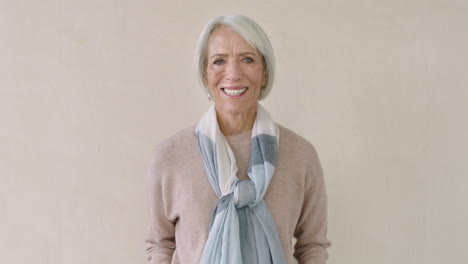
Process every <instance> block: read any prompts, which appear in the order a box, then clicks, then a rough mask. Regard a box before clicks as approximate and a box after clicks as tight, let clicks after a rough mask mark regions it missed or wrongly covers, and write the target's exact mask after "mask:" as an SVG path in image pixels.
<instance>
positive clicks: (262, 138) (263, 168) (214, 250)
mask: <svg viewBox="0 0 468 264" xmlns="http://www.w3.org/2000/svg"><path fill="white" fill-rule="evenodd" d="M196 135H197V138H198V144H199V147H200V151H201V153H202V156H203V161H204V163H205V168H206V171H207V174H208V179H209V181H210V184H211V187H212V188H213V190H214V191H215V193H216V194H217V195H218V197H219V201H218V204H217V205H216V207H215V209H214V211H213V215H212V218H211V224H210V233H209V235H208V240H207V241H206V244H205V248H204V251H203V255H202V258H201V261H200V263H201V264H286V259H285V257H284V252H283V249H282V247H281V242H280V240H279V237H278V232H277V230H276V225H275V222H274V220H273V217H272V216H271V213H270V210H269V209H268V207H267V205H266V203H265V201H264V200H263V196H264V195H265V192H266V190H267V188H268V184H269V183H270V181H271V178H272V176H273V173H274V171H275V166H276V158H277V152H278V142H279V129H278V126H277V125H276V124H275V123H274V122H273V120H272V119H271V117H270V115H269V114H268V112H267V111H266V110H265V109H264V108H263V107H262V106H261V105H260V104H258V105H257V116H256V119H255V123H254V126H253V130H252V141H251V160H250V165H249V168H248V172H247V174H248V175H249V177H250V179H251V180H247V181H241V180H240V179H239V178H238V177H237V164H236V159H235V157H234V154H233V152H232V150H231V148H230V147H229V144H228V143H227V141H226V138H225V137H224V135H223V134H222V132H221V130H220V128H219V125H218V122H217V119H216V111H215V108H214V106H211V108H210V109H209V111H208V112H207V113H206V114H205V115H204V116H203V118H202V119H201V120H200V122H199V123H198V125H197V128H196Z"/></svg>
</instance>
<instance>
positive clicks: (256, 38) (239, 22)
mask: <svg viewBox="0 0 468 264" xmlns="http://www.w3.org/2000/svg"><path fill="white" fill-rule="evenodd" d="M220 26H227V27H229V28H231V29H232V30H234V31H236V32H237V33H238V34H239V35H241V37H242V38H244V39H245V41H247V43H249V44H250V45H251V46H252V47H254V48H256V49H257V50H258V51H259V52H260V53H261V54H262V56H263V66H264V69H265V70H266V73H267V84H266V85H265V86H264V87H262V91H261V93H260V96H259V97H258V100H262V99H264V98H266V96H267V95H268V94H269V93H270V91H271V87H272V86H273V80H274V78H275V55H274V53H273V48H272V46H271V43H270V40H269V39H268V36H267V35H266V34H265V32H264V31H263V29H262V28H261V27H260V26H259V25H258V24H257V23H255V21H253V20H252V19H250V18H248V17H246V16H243V15H229V16H219V17H216V18H214V19H212V20H211V21H210V22H209V23H208V24H207V25H206V26H205V28H204V29H203V31H202V33H201V34H200V38H199V39H198V45H197V49H196V50H195V70H196V72H197V74H198V81H199V82H200V84H201V85H202V86H203V87H204V89H205V92H207V93H209V90H208V87H206V84H205V81H204V77H205V74H206V68H207V66H208V58H207V53H208V40H209V38H210V36H211V33H213V31H214V30H215V29H216V28H218V27H220Z"/></svg>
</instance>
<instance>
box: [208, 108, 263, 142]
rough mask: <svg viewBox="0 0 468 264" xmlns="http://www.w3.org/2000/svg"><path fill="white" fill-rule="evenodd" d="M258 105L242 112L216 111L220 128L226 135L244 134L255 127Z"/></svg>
mask: <svg viewBox="0 0 468 264" xmlns="http://www.w3.org/2000/svg"><path fill="white" fill-rule="evenodd" d="M256 116H257V107H253V108H252V109H251V110H250V111H247V112H245V113H241V114H229V113H220V112H218V111H216V117H217V119H218V124H219V128H220V129H221V132H222V133H223V135H225V136H231V135H237V134H242V133H244V132H247V131H250V130H252V128H253V125H254V122H255V117H256Z"/></svg>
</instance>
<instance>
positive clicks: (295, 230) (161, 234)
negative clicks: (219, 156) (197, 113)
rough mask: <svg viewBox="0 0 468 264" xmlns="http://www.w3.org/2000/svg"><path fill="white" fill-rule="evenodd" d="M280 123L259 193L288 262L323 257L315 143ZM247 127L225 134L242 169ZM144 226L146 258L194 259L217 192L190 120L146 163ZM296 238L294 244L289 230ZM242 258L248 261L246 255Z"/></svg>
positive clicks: (323, 215)
mask: <svg viewBox="0 0 468 264" xmlns="http://www.w3.org/2000/svg"><path fill="white" fill-rule="evenodd" d="M279 127H280V142H279V148H278V160H277V166H276V170H275V174H274V175H273V178H272V180H271V183H270V185H269V187H268V190H267V192H266V194H265V197H264V199H265V202H266V204H267V205H268V207H269V209H270V211H271V214H272V215H273V219H274V220H275V223H276V226H277V229H278V234H279V237H280V240H281V244H282V246H283V250H284V253H285V256H286V259H287V261H288V264H293V263H295V261H294V259H295V258H296V259H297V261H298V262H299V264H306V263H307V264H315V263H316V264H322V263H325V262H326V259H327V256H328V255H327V251H326V248H328V247H329V246H330V242H329V241H328V239H327V237H326V233H327V199H326V192H325V185H324V179H323V173H322V168H321V166H320V161H319V158H318V156H317V152H316V151H315V148H314V147H313V146H312V144H310V143H309V142H308V141H307V140H305V139H304V138H302V137H301V136H299V135H297V134H295V133H294V132H292V131H291V130H289V129H287V128H284V127H282V126H279ZM250 136H251V131H249V132H246V133H243V134H239V135H234V136H228V137H226V139H227V141H228V143H229V145H230V146H231V148H232V150H233V152H234V154H235V156H236V159H237V164H238V168H239V172H240V173H239V175H238V177H239V178H241V179H248V176H247V174H246V171H247V166H248V163H249V159H250ZM147 184H148V198H149V201H148V205H149V219H150V226H149V230H148V234H147V238H146V248H147V254H148V260H149V261H150V263H151V264H156V263H157V264H170V263H176V264H179V263H181V264H198V263H199V261H200V258H201V255H202V253H203V248H204V245H205V241H206V239H207V237H208V233H209V224H210V219H211V214H212V212H213V209H214V207H215V206H216V203H217V201H218V197H217V196H216V194H215V192H214V191H213V189H212V188H211V185H210V183H209V181H208V176H207V175H206V172H205V167H204V165H203V159H202V156H201V154H200V151H199V148H198V143H197V138H196V136H195V127H194V126H193V127H190V128H187V129H184V130H182V131H180V132H179V133H177V134H176V135H174V136H172V137H170V138H168V139H166V140H164V141H163V142H161V143H160V144H159V145H158V146H157V147H156V148H155V149H154V151H153V154H152V156H151V159H150V163H149V167H148V176H147ZM293 236H294V237H296V238H297V243H296V245H295V250H294V251H293V249H292V247H291V239H292V237H293ZM246 264H247V263H246Z"/></svg>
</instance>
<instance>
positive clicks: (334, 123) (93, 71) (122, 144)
mask: <svg viewBox="0 0 468 264" xmlns="http://www.w3.org/2000/svg"><path fill="white" fill-rule="evenodd" d="M231 13H240V14H244V15H247V16H250V17H252V18H253V19H254V20H256V21H257V22H258V23H259V24H260V25H261V26H262V27H263V28H264V29H265V31H266V32H267V34H268V35H269V36H270V39H271V41H272V44H273V47H274V49H275V53H276V57H277V69H278V70H277V79H276V82H275V85H274V88H273V91H272V93H271V95H270V96H269V98H267V99H266V101H265V102H264V103H263V104H264V106H266V108H267V109H268V110H269V111H270V113H271V115H272V116H273V118H274V119H275V120H276V121H278V122H279V123H281V124H283V125H285V126H286V127H288V128H290V129H292V130H294V131H296V132H297V133H299V134H301V135H302V136H304V137H305V138H307V139H308V140H309V141H311V142H312V143H313V144H314V145H315V147H316V148H317V150H318V152H319V156H320V159H321V162H322V166H323V169H324V172H325V177H326V183H327V191H328V197H329V238H330V239H331V241H332V243H333V246H332V248H330V250H329V253H330V259H329V262H328V263H331V264H338V263H346V264H354V263H355V264H358V263H359V264H371V263H372V264H375V263H379V264H394V263H399V264H414V263H427V264H436V263H437V264H440V263H451V264H457V263H458V264H462V263H467V261H468V252H467V250H466V245H468V226H467V224H468V205H467V204H468V188H467V186H468V169H467V167H468V133H467V128H468V122H467V119H468V118H467V117H468V106H467V99H468V85H467V84H468V74H467V71H468V48H467V47H468V1H466V0H463V1H462V0H460V1H456V0H451V1H447V0H440V1H409V0H405V1H403V0H399V1H395V0H386V1H385V0H383V1H370V0H354V1H346V0H341V1H332V0H328V1H325V0H323V1H306V0H304V1H269V0H259V1H252V0H249V1H247V0H242V1H221V0H216V1H208V0H203V1H149V0H142V1H124V0H81V1H71V0H61V1H58V0H44V1H33V0H29V1H27V0H22V1H19V0H0V177H1V178H0V263H11V264H19V263H38V264H58V263H66V264H75V263H76V264H78V263H79V264H83V263H86V264H102V263H112V264H116V263H122V264H127V263H145V262H146V261H145V252H144V237H145V232H146V226H147V223H148V220H147V219H148V218H147V210H146V194H145V177H146V168H147V165H148V160H149V155H150V152H151V150H152V148H153V147H154V146H155V145H156V144H157V143H158V142H160V141H161V140H162V139H164V138H166V137H168V136H170V135H172V134H173V133H175V132H176V131H178V130H180V129H182V128H185V127H187V126H189V125H192V124H195V123H196V122H197V121H198V119H199V118H200V117H201V116H202V115H203V113H204V112H205V111H206V110H207V109H208V107H209V104H208V101H207V98H206V96H205V94H204V93H203V92H202V89H201V88H200V87H199V86H198V84H197V81H196V78H195V77H196V76H195V73H194V70H193V63H192V61H193V53H194V49H195V44H196V40H197V38H198V35H199V33H200V32H201V30H202V27H203V26H204V25H205V24H206V23H207V22H208V21H209V20H210V19H211V18H213V17H215V16H218V15H224V14H231Z"/></svg>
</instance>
